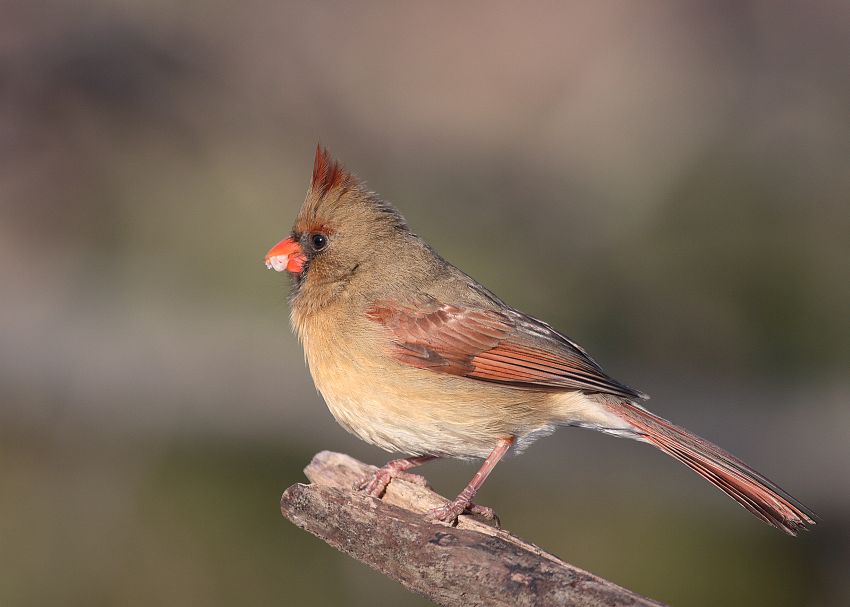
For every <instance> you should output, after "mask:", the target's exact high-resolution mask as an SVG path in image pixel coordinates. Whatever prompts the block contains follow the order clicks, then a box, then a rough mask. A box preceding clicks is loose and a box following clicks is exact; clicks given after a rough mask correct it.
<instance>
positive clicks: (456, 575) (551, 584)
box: [280, 451, 663, 607]
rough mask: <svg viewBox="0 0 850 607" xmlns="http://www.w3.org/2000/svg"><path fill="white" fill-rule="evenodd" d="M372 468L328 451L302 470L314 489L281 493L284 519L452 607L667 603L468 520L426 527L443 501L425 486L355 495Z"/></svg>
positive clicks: (398, 484) (394, 486)
mask: <svg viewBox="0 0 850 607" xmlns="http://www.w3.org/2000/svg"><path fill="white" fill-rule="evenodd" d="M375 469H376V468H375V467H374V466H369V465H366V464H364V463H362V462H359V461H357V460H356V459H354V458H352V457H349V456H348V455H344V454H342V453H332V452H330V451H323V452H321V453H319V454H317V455H316V456H315V457H314V458H313V461H312V462H310V465H309V466H307V468H306V469H305V470H304V472H305V473H306V475H307V478H309V479H310V481H311V484H309V485H303V484H300V483H299V484H295V485H292V486H291V487H289V488H288V489H287V490H286V491H285V492H284V493H283V496H282V497H281V499H280V509H281V512H283V515H284V516H285V517H286V518H288V519H289V520H290V521H292V522H293V523H295V524H296V525H297V526H299V527H301V528H303V529H306V530H307V531H309V532H310V533H312V534H313V535H315V536H316V537H319V538H320V539H322V540H324V541H325V542H327V543H328V544H330V545H331V546H333V547H334V548H336V549H337V550H341V551H342V552H345V553H346V554H349V555H351V556H353V557H354V558H355V559H357V560H358V561H362V562H364V563H366V564H367V565H369V566H370V567H372V568H374V569H377V570H378V571H380V572H381V573H383V574H384V575H387V576H389V577H391V578H393V579H394V580H396V581H398V582H401V584H402V585H404V586H405V587H406V588H408V589H410V590H412V591H414V592H418V593H419V594H423V595H425V596H426V597H428V598H429V599H431V600H433V601H434V602H435V603H437V604H438V605H443V606H446V607H455V606H457V607H460V606H463V607H467V606H471V605H487V606H494V607H500V606H506V607H507V606H510V607H517V606H526V605H547V606H548V605H573V606H576V607H585V606H587V607H591V606H592V607H599V606H602V605H605V606H609V607H611V606H619V605H633V606H641V607H643V606H654V607H659V606H660V605H661V603H657V602H655V601H652V600H649V599H646V598H644V597H642V596H640V595H638V594H635V593H634V592H631V591H630V590H626V589H624V588H621V587H620V586H617V585H616V584H613V583H611V582H609V581H607V580H604V579H602V578H600V577H597V576H595V575H593V574H591V573H588V572H586V571H583V570H582V569H578V568H577V567H574V566H572V565H570V564H568V563H565V562H564V561H562V560H560V559H559V558H558V557H556V556H554V555H552V554H549V553H547V552H545V551H543V550H541V549H540V548H538V547H537V546H535V545H533V544H529V543H528V542H525V541H524V540H521V539H520V538H518V537H515V536H513V535H511V534H510V533H508V532H507V531H504V530H500V529H496V528H494V527H491V526H490V525H486V524H484V523H482V522H479V521H477V520H475V519H473V518H471V517H468V516H462V517H461V518H460V520H459V521H458V525H457V527H447V526H444V525H440V524H434V523H429V522H427V521H426V520H425V519H424V517H423V514H424V513H425V512H426V511H427V510H429V509H431V508H434V507H436V506H439V505H441V504H442V503H444V502H445V499H444V498H442V497H440V496H439V495H437V494H436V493H434V492H433V491H431V490H430V489H428V488H425V487H420V486H418V485H415V484H413V483H409V482H407V481H403V480H400V479H394V480H393V481H392V483H390V486H389V487H388V488H387V493H386V495H385V496H384V498H383V499H381V500H378V499H375V498H371V497H368V496H366V495H364V494H363V493H360V492H356V491H354V490H353V487H354V484H355V482H356V481H358V480H360V479H362V478H363V477H365V476H366V475H367V474H371V473H372V472H374V471H375ZM662 607H663V606H662Z"/></svg>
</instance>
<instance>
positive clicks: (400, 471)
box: [356, 455, 437, 498]
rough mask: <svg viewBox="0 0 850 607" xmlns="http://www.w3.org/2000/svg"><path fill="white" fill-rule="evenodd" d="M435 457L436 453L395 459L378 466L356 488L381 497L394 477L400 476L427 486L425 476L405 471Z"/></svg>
mask: <svg viewBox="0 0 850 607" xmlns="http://www.w3.org/2000/svg"><path fill="white" fill-rule="evenodd" d="M434 459H437V456H436V455H418V456H416V457H408V458H405V459H394V460H393V461H391V462H387V463H386V464H384V466H382V467H381V468H378V469H377V470H376V471H375V473H374V474H372V475H371V476H367V477H366V478H364V479H363V480H361V481H360V482H359V483H357V485H356V488H357V489H359V490H361V491H365V492H366V494H367V495H371V496H372V497H378V498H379V497H381V496H382V495H383V494H384V492H385V491H386V490H387V485H389V484H390V481H391V480H392V479H394V478H400V479H403V480H406V481H409V482H411V483H414V484H416V485H420V486H422V487H427V486H428V481H426V480H425V477H424V476H420V475H418V474H410V473H408V472H405V470H410V469H411V468H415V467H416V466H421V465H422V464H425V463H428V462H430V461H431V460H434Z"/></svg>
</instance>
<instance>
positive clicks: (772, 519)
mask: <svg viewBox="0 0 850 607" xmlns="http://www.w3.org/2000/svg"><path fill="white" fill-rule="evenodd" d="M607 405H608V408H609V410H610V411H611V412H612V413H614V414H615V415H617V416H618V417H620V418H621V419H623V420H624V421H626V422H627V423H629V424H630V425H632V426H633V427H634V428H635V430H636V431H637V433H638V434H639V435H640V437H641V438H643V439H644V440H646V441H647V442H649V443H651V444H653V445H655V446H656V447H658V448H659V449H660V450H661V451H663V452H664V453H666V454H668V455H670V456H671V457H673V458H675V459H677V460H679V461H680V462H682V463H683V464H685V465H686V466H687V467H688V468H690V469H691V470H693V471H694V472H696V473H697V474H699V475H700V476H702V477H703V478H704V479H706V480H707V481H708V482H710V483H711V484H712V485H714V486H715V487H717V488H718V489H720V490H721V491H723V492H724V493H725V494H726V495H728V496H729V497H731V498H732V499H733V500H735V501H736V502H738V503H739V504H741V505H742V506H743V507H744V508H746V509H747V510H749V511H750V512H752V513H753V514H754V515H755V516H757V517H758V518H760V519H761V520H763V521H764V522H765V523H767V524H768V525H771V526H773V527H776V528H777V529H781V530H782V531H784V532H785V533H788V534H789V535H797V533H798V532H799V531H800V530H805V529H806V526H807V525H814V524H815V520H814V517H815V515H814V513H813V512H812V511H811V510H809V509H808V508H806V507H805V506H803V505H802V504H801V503H800V502H798V501H797V500H795V499H794V498H793V497H791V496H790V495H789V494H788V493H786V492H785V491H783V490H782V489H781V488H780V487H778V486H777V485H776V484H775V483H773V482H772V481H770V480H769V479H767V478H765V477H764V476H763V475H761V474H759V473H758V472H756V471H755V470H753V469H752V468H750V467H749V466H747V465H746V464H745V463H744V462H742V461H741V460H739V459H738V458H737V457H735V456H734V455H732V454H731V453H728V452H727V451H724V450H723V449H721V448H720V447H718V446H717V445H714V444H712V443H710V442H709V441H707V440H705V439H704V438H701V437H699V436H697V435H695V434H692V433H690V432H688V431H687V430H685V429H684V428H680V427H679V426H676V425H674V424H671V423H670V422H668V421H667V420H666V419H663V418H661V417H658V416H657V415H655V414H653V413H650V412H649V411H647V410H646V409H644V408H642V407H640V406H638V405H635V404H634V403H630V402H626V401H620V402H611V401H609V402H608V403H607Z"/></svg>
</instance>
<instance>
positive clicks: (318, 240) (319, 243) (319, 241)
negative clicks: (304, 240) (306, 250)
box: [310, 234, 328, 251]
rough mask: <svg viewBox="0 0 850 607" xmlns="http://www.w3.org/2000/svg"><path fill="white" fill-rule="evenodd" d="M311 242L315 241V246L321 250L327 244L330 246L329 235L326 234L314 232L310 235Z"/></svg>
mask: <svg viewBox="0 0 850 607" xmlns="http://www.w3.org/2000/svg"><path fill="white" fill-rule="evenodd" d="M310 242H312V243H313V248H314V249H315V250H317V251H321V250H322V249H324V248H325V247H326V246H328V237H327V236H325V235H324V234H313V235H312V236H311V237H310Z"/></svg>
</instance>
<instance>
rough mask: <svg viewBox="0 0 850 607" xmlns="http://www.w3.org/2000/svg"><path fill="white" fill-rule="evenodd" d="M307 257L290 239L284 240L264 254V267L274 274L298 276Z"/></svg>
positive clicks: (298, 245) (299, 246)
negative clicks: (285, 273) (284, 273)
mask: <svg viewBox="0 0 850 607" xmlns="http://www.w3.org/2000/svg"><path fill="white" fill-rule="evenodd" d="M306 261H307V256H306V255H304V250H303V249H302V248H301V245H300V244H298V243H297V242H296V241H295V240H293V239H292V238H284V239H283V240H281V241H280V242H279V243H277V244H276V245H275V246H273V247H272V248H271V249H269V252H268V253H266V267H267V268H268V269H269V270H275V271H276V272H283V271H284V270H286V271H287V272H292V273H293V274H299V273H300V272H301V270H303V269H304V263H305V262H306Z"/></svg>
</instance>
